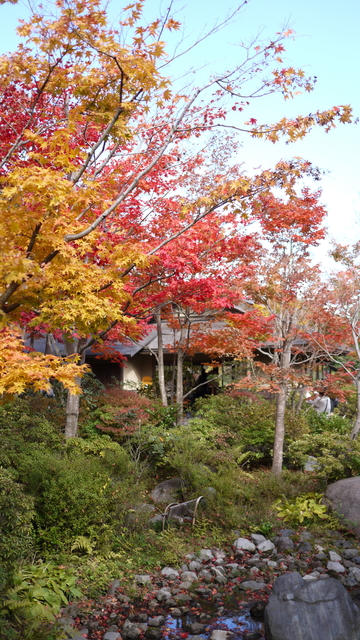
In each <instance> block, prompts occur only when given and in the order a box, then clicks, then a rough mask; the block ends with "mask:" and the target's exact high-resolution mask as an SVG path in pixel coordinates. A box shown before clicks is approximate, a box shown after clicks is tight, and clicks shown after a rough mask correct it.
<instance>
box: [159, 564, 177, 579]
mask: <svg viewBox="0 0 360 640" xmlns="http://www.w3.org/2000/svg"><path fill="white" fill-rule="evenodd" d="M161 575H162V576H166V577H167V578H178V577H179V572H178V571H177V570H176V569H173V567H164V568H163V569H161Z"/></svg>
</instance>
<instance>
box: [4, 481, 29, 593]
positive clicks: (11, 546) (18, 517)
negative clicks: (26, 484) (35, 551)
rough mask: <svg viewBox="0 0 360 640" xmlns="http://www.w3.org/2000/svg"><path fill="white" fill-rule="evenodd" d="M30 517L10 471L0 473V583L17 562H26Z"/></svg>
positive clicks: (19, 488) (25, 496)
mask: <svg viewBox="0 0 360 640" xmlns="http://www.w3.org/2000/svg"><path fill="white" fill-rule="evenodd" d="M33 517H34V501H33V499H32V498H31V497H30V496H27V495H25V494H24V492H23V490H22V488H21V486H20V485H19V484H17V483H16V482H15V481H14V480H13V478H12V475H11V473H10V471H8V470H6V469H0V528H1V537H0V562H1V564H2V565H3V567H4V568H5V572H4V574H3V576H2V581H3V582H5V579H6V577H7V574H8V572H9V571H11V570H12V568H13V567H14V566H15V565H16V564H18V563H19V562H20V560H23V559H24V558H27V557H28V555H29V554H30V552H31V550H32V547H33V543H34V536H33V533H34V532H33V526H32V520H33ZM0 582H1V576H0Z"/></svg>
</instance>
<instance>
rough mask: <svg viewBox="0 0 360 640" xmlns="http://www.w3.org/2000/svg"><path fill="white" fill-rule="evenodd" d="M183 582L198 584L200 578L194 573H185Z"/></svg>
mask: <svg viewBox="0 0 360 640" xmlns="http://www.w3.org/2000/svg"><path fill="white" fill-rule="evenodd" d="M181 580H182V581H183V582H189V583H190V584H191V583H192V582H197V580H198V577H197V575H196V573H195V572H194V571H183V573H182V574H181Z"/></svg>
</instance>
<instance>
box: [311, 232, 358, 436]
mask: <svg viewBox="0 0 360 640" xmlns="http://www.w3.org/2000/svg"><path fill="white" fill-rule="evenodd" d="M332 254H333V257H334V258H335V260H336V261H337V262H338V263H339V264H341V265H342V266H343V269H342V270H339V271H335V272H334V273H333V274H332V275H331V276H330V277H329V279H328V281H327V282H324V283H322V286H321V287H319V290H318V292H317V295H316V298H315V303H314V312H313V324H312V332H311V335H310V336H309V339H310V340H311V341H312V344H313V345H314V348H317V349H318V350H319V351H320V352H321V353H322V354H323V355H324V356H325V357H326V358H327V360H328V362H329V363H331V365H332V366H333V369H334V371H336V372H337V374H338V375H336V376H334V375H331V376H329V377H328V379H327V383H328V384H329V383H331V382H332V383H333V384H332V386H333V387H334V391H335V392H336V395H337V396H338V397H339V396H341V395H342V394H341V388H342V386H343V384H344V383H346V382H347V383H348V384H349V383H350V384H351V386H352V387H353V388H355V392H356V398H357V414H356V418H355V422H354V426H353V429H352V432H351V438H356V437H357V435H358V433H359V431H360V264H359V257H360V245H359V243H357V244H355V245H353V246H352V247H346V246H341V245H336V246H335V247H334V249H333V252H332ZM339 374H342V375H340V377H339Z"/></svg>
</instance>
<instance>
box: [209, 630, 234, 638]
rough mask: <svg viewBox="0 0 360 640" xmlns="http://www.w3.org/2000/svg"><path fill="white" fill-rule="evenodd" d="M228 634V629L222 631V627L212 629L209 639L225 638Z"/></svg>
mask: <svg viewBox="0 0 360 640" xmlns="http://www.w3.org/2000/svg"><path fill="white" fill-rule="evenodd" d="M229 635H230V631H224V630H223V629H214V631H213V632H212V634H211V636H210V640H227V638H228V637H229Z"/></svg>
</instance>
